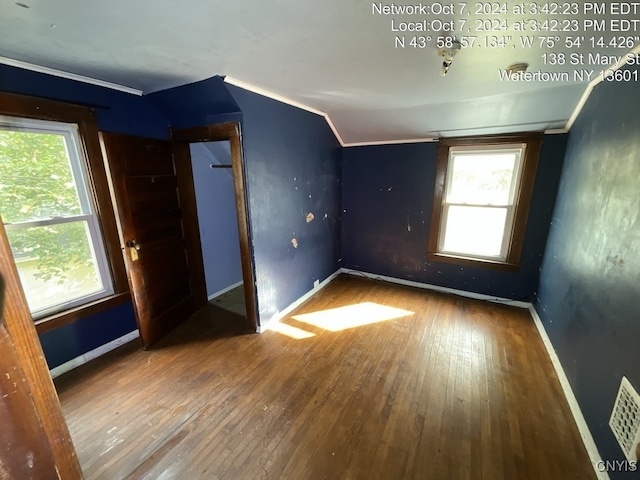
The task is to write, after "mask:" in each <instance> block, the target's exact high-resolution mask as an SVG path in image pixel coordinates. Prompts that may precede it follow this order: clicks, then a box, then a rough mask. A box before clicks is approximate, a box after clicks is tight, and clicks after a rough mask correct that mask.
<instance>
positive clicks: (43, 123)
mask: <svg viewBox="0 0 640 480" xmlns="http://www.w3.org/2000/svg"><path fill="white" fill-rule="evenodd" d="M0 217H1V220H2V222H3V224H4V228H3V230H5V231H6V236H7V239H8V241H9V244H10V247H11V251H12V253H13V259H14V262H15V264H16V267H17V270H18V273H19V277H20V280H21V283H22V287H23V290H24V292H25V295H26V298H27V303H28V304H29V307H30V310H31V313H32V316H33V318H34V320H35V324H36V329H37V331H38V332H39V333H43V332H46V331H49V330H52V329H54V328H58V327H60V326H62V325H65V324H68V323H71V322H75V321H77V320H79V319H82V318H85V317H86V316H88V315H94V314H97V313H99V312H102V311H104V310H107V309H110V308H112V307H115V306H116V305H120V304H122V303H125V302H127V301H129V300H130V299H131V294H130V293H129V289H128V284H127V277H126V271H125V267H124V261H123V258H122V252H121V249H120V239H119V237H118V230H117V226H116V219H115V212H114V210H113V203H112V200H111V194H110V191H109V185H108V180H107V174H106V168H105V164H104V161H103V159H102V155H101V152H100V140H99V134H98V128H97V121H96V116H95V112H94V111H93V110H92V109H91V108H89V107H87V106H82V105H72V104H69V103H63V102H57V101H52V100H45V99H40V98H34V97H28V96H24V95H14V94H11V93H2V92H0Z"/></svg>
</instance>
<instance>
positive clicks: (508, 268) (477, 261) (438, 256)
mask: <svg viewBox="0 0 640 480" xmlns="http://www.w3.org/2000/svg"><path fill="white" fill-rule="evenodd" d="M427 260H429V261H430V262H441V263H453V264H455V265H461V266H464V267H475V268H488V269H491V270H499V271H503V272H517V271H519V270H520V265H518V264H515V263H509V262H501V261H498V260H487V259H484V258H469V257H460V256H456V255H448V254H444V253H432V252H429V253H428V254H427Z"/></svg>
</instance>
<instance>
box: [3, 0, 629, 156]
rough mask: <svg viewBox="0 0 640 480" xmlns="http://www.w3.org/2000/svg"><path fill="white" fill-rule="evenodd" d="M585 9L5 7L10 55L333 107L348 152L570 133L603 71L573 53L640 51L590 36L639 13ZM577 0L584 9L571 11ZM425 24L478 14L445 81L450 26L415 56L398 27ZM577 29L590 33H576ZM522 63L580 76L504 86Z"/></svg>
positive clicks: (102, 73) (287, 2)
mask: <svg viewBox="0 0 640 480" xmlns="http://www.w3.org/2000/svg"><path fill="white" fill-rule="evenodd" d="M485 3H486V4H489V2H485ZM583 3H584V2H575V5H576V8H577V11H578V13H576V14H574V13H572V12H571V11H570V10H569V11H567V13H566V14H564V13H562V11H560V12H559V11H557V10H556V11H555V12H547V14H543V13H538V14H533V13H532V12H531V11H529V12H527V13H525V14H519V13H517V10H516V9H517V7H516V6H517V5H521V4H522V5H529V6H530V5H531V4H530V3H528V2H527V3H525V4H523V3H522V2H514V1H509V2H498V4H499V5H500V6H501V5H503V4H504V5H506V8H507V10H508V12H509V13H507V14H504V13H503V11H502V9H500V11H498V12H497V13H495V14H493V13H488V14H484V15H476V12H475V9H476V8H477V7H476V3H475V2H468V5H467V7H466V9H465V11H464V12H461V3H460V2H455V3H452V4H449V3H446V4H440V3H438V4H436V2H425V3H424V4H425V5H429V6H431V5H434V4H436V5H443V6H446V5H453V10H455V12H454V14H453V15H448V14H445V13H442V14H439V15H436V14H431V15H425V14H418V15H401V14H391V15H382V14H378V13H376V10H379V8H380V7H384V6H385V5H387V6H390V5H391V3H389V4H383V3H379V2H366V1H359V0H325V1H322V2H319V1H317V0H272V1H269V2H259V1H256V0H251V1H250V0H236V1H233V2H228V1H225V2H223V1H212V0H194V1H192V2H189V3H184V2H175V1H170V0H156V1H154V2H131V1H126V0H110V1H108V2H98V3H96V2H87V1H84V0H65V1H63V2H52V1H50V0H24V1H23V2H17V3H14V2H11V1H9V2H4V3H3V4H2V5H1V7H0V8H1V9H2V12H1V15H0V31H1V32H2V41H1V42H0V56H3V57H6V58H8V59H12V60H18V61H21V62H27V63H30V64H35V65H39V66H44V67H49V68H54V69H58V70H62V71H65V72H70V73H74V74H78V75H83V76H87V77H90V78H94V79H99V80H104V81H108V82H113V83H116V84H119V85H123V86H128V87H132V88H135V89H139V90H141V91H142V92H144V93H145V94H146V93H151V92H155V91H159V90H163V89H167V88H170V87H175V86H178V85H182V84H185V83H190V82H194V81H198V80H202V79H205V78H209V77H212V76H214V75H222V76H229V77H233V78H234V79H237V80H240V81H241V82H245V83H246V84H249V85H252V86H253V87H255V88H256V89H262V90H265V91H268V92H271V93H272V94H275V95H280V96H282V97H285V98H287V99H289V100H291V101H292V102H297V103H299V104H302V105H305V106H308V107H310V108H312V109H316V110H319V111H322V112H325V113H326V114H327V115H328V117H329V119H330V122H331V123H332V124H333V126H334V127H335V130H336V131H337V134H338V136H339V137H340V139H341V140H342V141H343V143H345V144H353V143H361V142H364V143H375V142H393V141H403V140H412V139H421V138H428V137H437V136H453V135H471V134H490V133H503V132H510V131H526V130H548V129H557V128H563V127H565V126H566V124H567V120H568V119H569V118H570V117H571V115H572V112H573V111H574V109H575V108H576V105H577V104H578V103H579V100H580V98H581V96H582V95H583V92H584V91H585V87H586V85H587V83H588V79H587V78H586V77H585V78H584V79H583V80H582V81H580V80H579V79H577V78H574V74H573V72H574V70H578V71H579V70H581V69H587V70H596V71H600V70H602V68H603V65H588V64H582V65H570V64H569V58H570V57H569V56H570V54H571V53H575V54H580V53H582V54H583V55H588V54H589V53H591V54H595V53H601V54H607V55H624V54H625V53H626V52H627V51H628V50H629V49H630V47H631V46H632V45H626V46H625V48H622V49H620V48H611V47H607V48H604V47H602V48H600V47H593V46H592V45H591V43H590V38H591V37H596V38H598V37H600V36H604V37H605V39H606V40H607V41H609V39H610V38H612V37H613V36H614V34H613V33H611V32H609V31H608V30H607V32H604V33H602V32H601V33H594V32H591V31H586V30H587V29H585V24H584V21H585V20H587V21H588V20H592V19H598V20H605V21H607V22H609V20H611V19H614V20H615V19H620V18H627V19H628V18H631V19H637V18H640V11H638V12H637V13H638V15H636V14H635V13H632V14H628V15H625V16H620V15H612V14H610V12H607V14H606V15H595V14H594V13H593V12H588V11H585V9H584V5H583ZM414 4H415V2H414ZM565 4H568V5H570V6H571V5H573V3H571V2H569V3H566V2H565V3H564V4H563V3H562V2H561V3H560V5H565ZM396 5H404V4H403V3H397V4H396ZM482 5H485V4H482ZM489 5H490V4H489ZM376 6H379V7H376ZM436 8H437V7H436ZM528 8H532V7H528ZM489 10H491V7H489ZM607 10H609V8H607ZM423 20H426V21H428V22H432V21H434V20H436V21H441V22H442V23H447V22H449V21H453V22H454V25H455V28H456V29H457V30H459V27H460V26H461V25H462V20H466V24H465V29H467V28H468V31H466V32H465V31H457V32H456V33H455V36H456V37H457V38H459V39H460V38H461V37H463V36H466V37H467V38H468V39H469V38H471V37H472V36H475V37H477V38H476V40H475V44H474V45H473V46H472V47H468V48H464V49H462V51H461V53H460V54H459V55H458V56H457V57H456V58H455V60H454V62H453V65H452V66H451V68H450V71H449V73H448V75H447V76H445V77H442V76H441V75H440V66H441V63H442V59H441V58H440V57H438V55H437V51H436V46H435V38H436V37H437V36H438V32H428V33H426V34H423V33H422V32H419V33H418V36H420V35H426V36H430V37H432V40H431V41H428V42H427V47H426V48H413V47H411V46H410V41H411V38H412V37H413V36H414V34H413V33H409V32H405V33H402V32H393V31H392V22H394V23H395V25H396V27H397V26H399V24H400V23H401V22H403V21H412V22H422V21H423ZM487 20H488V21H489V22H490V24H493V25H495V26H497V27H499V28H502V26H503V25H504V24H503V23H502V22H504V21H506V22H507V26H506V29H505V30H494V31H489V32H486V31H476V30H477V29H478V27H482V26H483V25H484V26H487V25H488V24H487V23H486V21H487ZM531 20H537V21H538V22H540V23H539V24H538V25H542V24H543V23H542V22H544V21H545V20H550V21H551V22H552V23H551V24H547V25H548V26H553V25H555V26H556V28H561V29H564V28H565V27H566V26H567V25H568V27H569V30H568V31H563V32H553V31H552V32H549V31H544V30H543V31H537V32H532V31H530V29H531V27H530V26H528V31H526V32H524V34H523V33H522V32H518V31H516V30H517V28H518V27H517V23H518V22H521V21H525V22H530V21H531ZM567 21H568V22H569V23H568V24H567V23H566V22H567ZM574 21H575V22H577V23H575V25H577V27H578V30H577V31H572V30H573V25H574V24H573V23H572V22H574ZM478 22H480V23H478ZM496 22H497V23H496ZM554 22H559V26H558V24H557V23H554ZM432 25H435V26H437V22H436V23H435V24H432ZM607 28H609V23H607ZM631 33H633V32H631ZM444 34H446V32H445V33H444ZM403 35H404V37H405V42H406V43H405V48H397V44H396V40H395V37H396V36H403ZM522 35H527V36H532V37H535V38H534V45H533V46H532V47H523V46H522V43H521V40H520V37H521V36H522ZM625 35H628V33H627V34H625ZM543 36H544V37H552V38H553V39H554V40H555V41H556V45H555V46H554V47H553V48H550V46H549V45H543V46H542V47H541V46H540V43H541V40H540V39H541V37H543ZM568 36H571V37H582V45H581V46H580V47H577V46H573V47H572V48H570V49H569V48H566V45H565V43H566V38H567V37H568ZM492 37H496V39H497V40H498V41H500V40H501V39H504V40H505V44H504V46H491V45H490V44H491V43H492V41H493V40H492ZM503 37H504V38H503ZM556 37H557V39H556ZM487 39H488V40H487ZM635 40H637V38H634V37H632V39H631V41H633V42H635ZM485 42H487V43H485ZM542 43H543V44H544V42H542ZM550 52H555V53H560V52H564V53H565V54H566V55H567V57H566V59H567V61H566V62H565V64H563V65H560V64H556V65H550V64H548V62H547V64H545V61H544V57H543V54H545V53H547V54H548V53H550ZM610 60H613V59H610ZM515 62H527V63H529V64H530V67H529V71H533V72H535V71H538V70H543V71H547V72H567V73H568V74H569V79H568V80H567V81H555V82H554V81H532V82H510V81H504V80H502V81H501V80H500V77H499V70H500V69H504V68H506V67H507V66H508V65H510V64H512V63H515ZM594 76H595V75H594Z"/></svg>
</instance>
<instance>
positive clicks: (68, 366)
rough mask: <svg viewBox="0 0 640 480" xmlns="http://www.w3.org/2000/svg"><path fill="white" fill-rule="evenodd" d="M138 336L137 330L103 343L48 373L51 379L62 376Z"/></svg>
mask: <svg viewBox="0 0 640 480" xmlns="http://www.w3.org/2000/svg"><path fill="white" fill-rule="evenodd" d="M139 336H140V332H138V330H134V331H133V332H130V333H127V334H126V335H123V336H122V337H120V338H116V339H115V340H112V341H110V342H109V343H105V344H104V345H101V346H99V347H98V348H94V349H93V350H91V351H89V352H87V353H85V354H83V355H80V356H79V357H76V358H72V359H71V360H69V361H68V362H65V363H63V364H62V365H59V366H57V367H55V368H52V369H51V370H50V371H49V373H51V378H56V377H59V376H60V375H62V374H63V373H67V372H68V371H70V370H73V369H74V368H76V367H79V366H80V365H84V364H85V363H88V362H90V361H91V360H93V359H95V358H98V357H99V356H100V355H104V354H105V353H108V352H110V351H111V350H115V349H116V348H118V347H119V346H121V345H124V344H125V343H129V342H130V341H132V340H135V339H136V338H138V337H139Z"/></svg>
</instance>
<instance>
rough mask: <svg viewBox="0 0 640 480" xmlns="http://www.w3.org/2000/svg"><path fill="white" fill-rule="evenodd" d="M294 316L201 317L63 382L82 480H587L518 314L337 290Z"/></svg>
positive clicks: (338, 283) (571, 427) (386, 288)
mask: <svg viewBox="0 0 640 480" xmlns="http://www.w3.org/2000/svg"><path fill="white" fill-rule="evenodd" d="M341 307H342V308H341ZM328 309H339V310H333V311H331V312H329V313H328V314H327V312H326V310H328ZM322 311H325V312H324V313H317V314H313V315H308V316H300V315H302V314H311V313H313V312H322ZM296 316H298V319H295V318H293V317H289V318H288V319H286V320H285V321H284V322H283V323H284V324H285V325H287V327H284V329H281V331H271V330H270V331H267V332H265V333H263V334H261V335H257V334H243V332H241V331H239V330H237V329H235V328H234V327H233V325H234V324H236V323H237V317H234V316H233V315H232V314H229V313H225V312H222V311H221V310H218V309H216V307H214V306H211V307H208V308H207V309H205V310H204V311H201V312H200V313H199V314H197V315H196V316H195V317H194V318H192V319H191V320H190V321H189V322H187V323H186V324H184V325H183V326H181V327H179V329H178V330H177V331H175V332H174V333H173V334H171V336H170V338H168V339H166V340H165V341H163V342H161V343H160V344H159V345H158V347H157V348H156V349H154V350H152V351H147V352H145V351H141V350H139V349H138V346H137V345H127V346H124V347H122V348H121V349H119V350H116V351H114V352H112V353H111V354H109V355H107V356H105V357H102V358H100V359H98V360H96V361H94V362H92V363H90V364H88V365H85V366H83V367H80V368H78V369H76V370H74V371H72V372H70V373H68V374H66V375H64V376H63V377H60V378H59V379H58V380H57V381H56V386H57V388H58V391H59V394H60V400H61V403H62V407H63V411H64V414H65V417H66V419H67V422H68V424H69V428H70V430H71V435H72V438H73V440H74V443H75V446H76V449H77V451H78V457H79V459H80V463H81V465H82V468H83V472H84V474H85V477H86V478H87V479H121V478H127V479H162V480H166V479H233V480H236V479H252V480H253V479H279V478H282V479H295V480H299V479H367V480H369V479H382V480H390V479H438V480H440V479H455V480H458V479H491V480H495V479H518V480H522V479H560V478H562V479H581V480H582V479H589V478H595V475H594V473H593V469H592V467H591V464H590V462H589V458H588V457H587V454H586V451H585V449H584V447H583V445H582V442H581V440H580V436H579V434H578V431H577V428H576V426H575V424H574V422H573V419H572V416H571V413H570V411H569V407H568V405H567V403H566V400H565V399H564V396H563V394H562V391H561V388H560V384H559V382H558V379H557V377H556V375H555V372H554V370H553V367H552V365H551V362H550V361H549V358H548V356H547V354H546V352H545V350H544V347H543V345H542V342H541V340H540V338H539V336H538V334H537V332H536V329H535V326H534V324H533V321H532V320H531V318H530V316H529V314H528V312H526V311H524V310H520V309H515V308H511V307H506V306H503V305H495V304H488V303H484V302H479V301H475V300H469V299H464V298H460V297H456V296H451V295H444V294H438V293H431V292H427V291H423V290H415V289H411V288H407V287H400V286H395V285H389V284H385V283H380V282H375V281H371V280H364V279H359V278H354V277H345V276H342V277H338V278H337V279H336V280H334V281H333V282H332V283H331V284H330V285H329V286H327V287H326V288H325V289H323V290H322V291H321V292H320V293H319V294H317V295H316V296H315V297H314V298H313V299H311V300H310V301H309V302H307V303H306V304H305V305H303V306H302V307H301V308H299V309H298V310H297V311H296V312H295V313H294V317H296ZM392 317H394V318H392ZM367 320H368V321H372V322H373V323H369V324H363V325H361V326H354V327H352V328H346V329H340V327H341V324H342V325H345V324H353V323H366V321H367ZM285 329H287V330H285ZM332 330H333V331H332ZM289 335H294V336H298V337H306V338H293V337H292V336H289Z"/></svg>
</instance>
